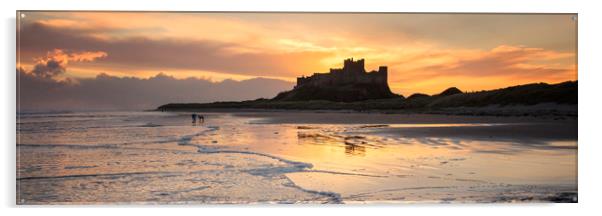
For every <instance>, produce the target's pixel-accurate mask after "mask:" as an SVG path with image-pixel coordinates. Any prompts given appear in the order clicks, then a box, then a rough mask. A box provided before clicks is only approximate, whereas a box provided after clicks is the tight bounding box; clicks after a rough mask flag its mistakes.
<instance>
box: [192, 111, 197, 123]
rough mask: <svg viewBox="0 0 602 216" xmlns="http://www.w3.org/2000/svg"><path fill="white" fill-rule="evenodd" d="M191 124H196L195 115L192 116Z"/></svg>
mask: <svg viewBox="0 0 602 216" xmlns="http://www.w3.org/2000/svg"><path fill="white" fill-rule="evenodd" d="M192 123H196V113H193V114H192Z"/></svg>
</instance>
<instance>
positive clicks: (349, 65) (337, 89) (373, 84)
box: [274, 59, 401, 102]
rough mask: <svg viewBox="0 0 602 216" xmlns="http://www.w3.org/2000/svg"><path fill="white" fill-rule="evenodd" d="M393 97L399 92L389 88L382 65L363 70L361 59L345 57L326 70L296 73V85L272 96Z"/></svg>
mask: <svg viewBox="0 0 602 216" xmlns="http://www.w3.org/2000/svg"><path fill="white" fill-rule="evenodd" d="M395 97H401V96H399V95H396V94H394V93H393V92H391V90H390V89H389V84H388V83H387V67H386V66H380V67H379V68H378V71H375V70H373V71H370V72H366V70H365V68H364V59H360V60H357V61H354V60H353V59H346V60H345V61H344V64H343V68H332V69H330V72H328V73H314V74H313V75H312V76H309V77H305V76H302V77H298V78H297V85H296V86H295V87H294V88H293V89H292V90H290V91H286V92H281V93H280V94H278V95H277V96H276V97H275V98H274V100H282V101H304V100H329V101H337V102H352V101H362V100H369V99H384V98H395Z"/></svg>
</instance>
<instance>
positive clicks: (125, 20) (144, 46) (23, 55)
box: [17, 12, 577, 109]
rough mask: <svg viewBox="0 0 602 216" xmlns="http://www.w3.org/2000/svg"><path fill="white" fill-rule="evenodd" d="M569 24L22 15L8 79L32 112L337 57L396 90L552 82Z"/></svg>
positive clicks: (499, 17) (261, 75)
mask: <svg viewBox="0 0 602 216" xmlns="http://www.w3.org/2000/svg"><path fill="white" fill-rule="evenodd" d="M576 30H577V23H576V15H574V14H538V15H535V14H402V13H391V14H383V13H380V14H379V13H359V14H358V13H334V14H333V13H148V12H23V13H22V14H21V15H20V17H19V19H18V26H17V33H18V38H17V43H18V50H17V73H19V74H20V76H19V77H24V79H21V82H19V83H18V85H19V87H18V88H19V91H20V92H22V93H23V94H22V95H21V97H20V98H21V102H22V104H27V105H26V106H25V107H26V108H44V109H51V108H56V109H69V108H74V107H86V106H90V103H91V102H90V101H95V99H101V98H102V100H104V101H105V102H103V103H102V104H96V105H94V106H95V107H102V108H111V107H112V108H142V107H148V106H157V105H161V104H163V103H168V102H211V101H223V100H244V99H254V98H259V97H266V98H269V97H273V96H275V95H276V94H277V93H278V92H280V91H284V90H287V89H290V88H291V87H292V86H294V81H295V80H296V77H298V76H302V75H306V76H307V75H311V74H313V73H316V72H327V71H328V69H329V68H337V67H341V66H342V63H343V60H344V59H346V58H355V59H360V58H363V59H365V60H366V70H368V71H369V70H375V69H378V66H381V65H383V66H388V67H389V80H388V82H389V86H390V87H391V90H392V91H393V92H395V93H398V94H402V95H404V96H409V95H410V94H413V93H426V94H436V93H439V92H441V91H443V90H444V89H446V88H448V87H452V86H454V87H458V88H460V89H461V90H463V91H477V90H487V89H496V88H502V87H507V86H512V85H519V84H527V83H533V82H547V83H558V82H563V81H567V80H577V63H576V62H577V56H576V49H577V38H576ZM100 83H104V85H107V86H117V87H116V88H114V89H118V90H119V91H120V92H124V93H125V92H127V94H132V96H131V98H125V99H124V98H123V97H120V96H121V95H119V94H109V93H106V92H104V91H102V89H103V88H102V87H100V88H99V87H98V86H99V85H101V84H100ZM118 83H119V84H118ZM173 83H179V84H173ZM190 83H195V84H190ZM251 84H252V85H251ZM170 85H174V87H173V88H170V89H166V88H165V86H170ZM187 85H190V87H189V88H180V86H187ZM140 86H144V87H140ZM223 86H230V88H224V87H223ZM176 87H177V88H176ZM203 89H210V90H207V91H203ZM233 89H237V91H234V90H233ZM258 89H260V90H258ZM72 91H75V92H72ZM97 91H100V92H97ZM157 95H163V96H162V97H158V96H157ZM113 97H118V98H113ZM34 98H35V100H34ZM44 98H46V99H45V100H43V101H47V102H42V99H44ZM142 98H144V99H145V100H147V101H149V100H150V101H152V102H150V103H143V102H142ZM149 98H152V100H151V99H149ZM84 99H85V100H84ZM97 101H98V100H97Z"/></svg>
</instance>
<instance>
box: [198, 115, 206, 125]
mask: <svg viewBox="0 0 602 216" xmlns="http://www.w3.org/2000/svg"><path fill="white" fill-rule="evenodd" d="M197 116H198V117H199V121H200V122H201V123H205V116H203V115H198V114H197Z"/></svg>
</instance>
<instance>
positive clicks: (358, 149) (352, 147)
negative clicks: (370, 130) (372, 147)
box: [345, 143, 366, 156]
mask: <svg viewBox="0 0 602 216" xmlns="http://www.w3.org/2000/svg"><path fill="white" fill-rule="evenodd" d="M345 154H346V155H351V156H366V147H364V146H361V145H357V144H353V143H345Z"/></svg>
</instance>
